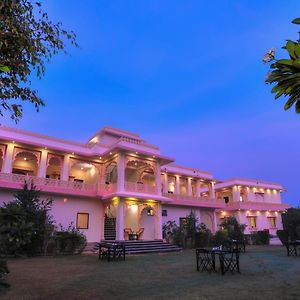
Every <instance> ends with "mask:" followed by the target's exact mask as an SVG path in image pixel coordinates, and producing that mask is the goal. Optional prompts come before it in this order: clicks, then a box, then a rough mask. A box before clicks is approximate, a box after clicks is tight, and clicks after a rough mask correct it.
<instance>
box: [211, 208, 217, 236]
mask: <svg viewBox="0 0 300 300" xmlns="http://www.w3.org/2000/svg"><path fill="white" fill-rule="evenodd" d="M212 215H213V220H212V221H213V222H212V223H213V233H215V232H216V231H217V230H218V222H217V214H216V211H215V210H214V211H213V213H212Z"/></svg>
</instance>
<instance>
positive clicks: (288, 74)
mask: <svg viewBox="0 0 300 300" xmlns="http://www.w3.org/2000/svg"><path fill="white" fill-rule="evenodd" d="M292 23H294V24H298V25H300V18H297V19H295V20H293V21H292ZM283 49H285V50H286V51H287V52H288V55H289V58H285V59H275V53H274V51H273V53H271V52H270V51H269V52H268V53H266V54H265V55H264V57H263V61H264V62H269V61H273V60H274V62H273V63H272V64H271V65H270V69H271V70H270V72H269V73H268V77H267V79H266V82H267V83H275V86H274V87H273V88H272V91H271V92H272V93H275V94H276V95H275V99H278V98H280V97H281V96H286V97H287V102H286V103H285V106H284V109H285V110H288V109H290V108H291V107H292V106H293V105H295V110H296V113H300V40H299V39H298V40H297V41H291V40H288V41H287V42H286V44H285V46H284V47H283ZM271 50H272V49H271Z"/></svg>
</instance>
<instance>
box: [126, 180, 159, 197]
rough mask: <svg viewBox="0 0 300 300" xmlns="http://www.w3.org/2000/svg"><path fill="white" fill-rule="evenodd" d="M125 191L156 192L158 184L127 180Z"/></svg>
mask: <svg viewBox="0 0 300 300" xmlns="http://www.w3.org/2000/svg"><path fill="white" fill-rule="evenodd" d="M125 191H126V192H131V193H142V194H156V193H157V191H156V186H153V185H149V184H144V183H138V182H128V181H126V182H125Z"/></svg>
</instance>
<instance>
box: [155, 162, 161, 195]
mask: <svg viewBox="0 0 300 300" xmlns="http://www.w3.org/2000/svg"><path fill="white" fill-rule="evenodd" d="M155 169H156V174H155V175H156V176H155V185H156V194H157V195H161V172H160V164H159V162H156V168H155Z"/></svg>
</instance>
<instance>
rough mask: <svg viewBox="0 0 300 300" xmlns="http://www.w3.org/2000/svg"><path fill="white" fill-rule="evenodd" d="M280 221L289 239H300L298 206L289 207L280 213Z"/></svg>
mask: <svg viewBox="0 0 300 300" xmlns="http://www.w3.org/2000/svg"><path fill="white" fill-rule="evenodd" d="M282 223H283V228H284V229H285V230H287V232H288V235H289V237H290V239H291V240H295V239H297V238H298V239H300V230H299V228H300V208H289V209H288V210H287V211H286V213H284V214H282Z"/></svg>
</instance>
